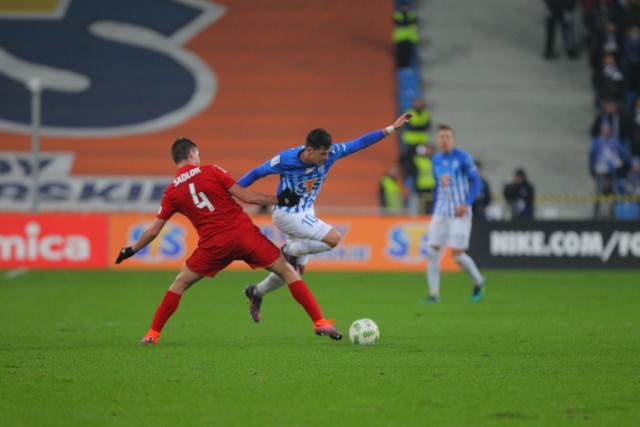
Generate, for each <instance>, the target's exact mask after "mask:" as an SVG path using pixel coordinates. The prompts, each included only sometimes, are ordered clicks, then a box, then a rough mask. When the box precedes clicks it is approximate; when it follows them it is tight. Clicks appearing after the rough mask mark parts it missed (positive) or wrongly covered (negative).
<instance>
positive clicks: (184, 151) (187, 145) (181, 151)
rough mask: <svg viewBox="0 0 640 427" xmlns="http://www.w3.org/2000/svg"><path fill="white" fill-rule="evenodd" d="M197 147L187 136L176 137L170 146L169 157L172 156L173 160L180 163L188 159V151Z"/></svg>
mask: <svg viewBox="0 0 640 427" xmlns="http://www.w3.org/2000/svg"><path fill="white" fill-rule="evenodd" d="M194 148H197V145H196V144H195V143H194V142H193V141H191V140H190V139H187V138H178V139H176V141H175V142H174V143H173V145H172V146H171V157H173V161H174V162H175V163H176V165H177V164H178V163H180V162H181V161H183V160H188V159H189V152H190V151H191V150H193V149H194Z"/></svg>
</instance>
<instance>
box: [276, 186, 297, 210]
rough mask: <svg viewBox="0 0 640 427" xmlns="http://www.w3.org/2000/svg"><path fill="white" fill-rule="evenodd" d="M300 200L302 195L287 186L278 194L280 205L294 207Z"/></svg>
mask: <svg viewBox="0 0 640 427" xmlns="http://www.w3.org/2000/svg"><path fill="white" fill-rule="evenodd" d="M299 201H300V196H298V195H297V194H296V193H294V192H293V191H291V189H290V188H285V189H284V190H282V191H281V192H280V194H278V206H286V207H293V206H296V205H297V204H298V202H299Z"/></svg>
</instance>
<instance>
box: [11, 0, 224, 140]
mask: <svg viewBox="0 0 640 427" xmlns="http://www.w3.org/2000/svg"><path fill="white" fill-rule="evenodd" d="M20 3H21V2H15V1H14V2H8V4H9V5H12V6H6V4H7V2H0V93H1V94H2V102H1V103H0V129H6V130H10V131H14V132H21V133H28V132H29V120H30V109H29V103H30V97H29V93H28V92H27V90H26V89H25V85H26V84H27V83H28V82H29V81H30V80H31V79H33V78H39V79H40V80H41V81H42V84H43V92H42V133H43V134H45V135H65V136H76V137H80V136H115V135H127V134H134V133H143V132H149V131H156V130H160V129H166V128H169V127H172V126H176V125H178V124H180V123H183V122H185V121H186V120H188V119H189V118H191V117H193V116H194V115H195V114H197V113H199V112H201V111H202V110H204V109H205V108H206V107H207V106H208V105H209V104H210V103H211V101H212V99H213V97H214V95H215V93H216V79H215V76H214V74H213V72H212V71H211V69H210V68H209V67H208V65H207V64H206V63H205V62H203V61H202V59H200V58H199V57H198V56H196V55H195V54H193V53H192V52H190V51H189V50H187V49H185V48H184V47H183V46H184V44H185V43H186V42H188V41H189V40H190V39H191V38H193V37H194V36H196V35H197V34H198V33H200V32H201V31H202V30H204V29H205V28H207V27H208V26H209V25H211V23H212V22H214V21H216V20H217V19H219V18H220V17H221V16H222V15H223V14H224V12H225V8H224V7H223V6H220V5H217V4H215V3H212V2H210V1H208V0H108V1H106V0H35V1H29V2H23V3H25V4H24V5H22V6H21V5H20Z"/></svg>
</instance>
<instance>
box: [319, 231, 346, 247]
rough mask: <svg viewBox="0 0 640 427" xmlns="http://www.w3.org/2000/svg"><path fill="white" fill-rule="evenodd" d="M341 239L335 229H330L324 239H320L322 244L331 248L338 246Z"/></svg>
mask: <svg viewBox="0 0 640 427" xmlns="http://www.w3.org/2000/svg"><path fill="white" fill-rule="evenodd" d="M341 239H342V235H341V234H340V232H339V231H338V230H336V229H335V228H332V229H331V230H329V232H328V233H327V235H326V236H324V238H323V239H322V242H323V243H326V244H327V245H329V246H331V248H335V247H336V246H338V244H339V243H340V240H341Z"/></svg>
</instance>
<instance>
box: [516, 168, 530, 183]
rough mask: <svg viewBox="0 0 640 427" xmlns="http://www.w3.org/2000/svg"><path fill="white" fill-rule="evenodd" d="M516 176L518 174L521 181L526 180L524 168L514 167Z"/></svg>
mask: <svg viewBox="0 0 640 427" xmlns="http://www.w3.org/2000/svg"><path fill="white" fill-rule="evenodd" d="M515 175H516V176H520V177H521V178H522V180H523V181H526V180H527V173H526V172H525V171H524V169H522V168H518V169H516V173H515Z"/></svg>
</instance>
